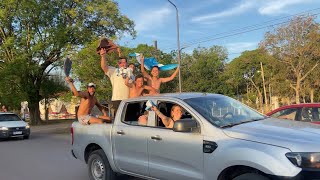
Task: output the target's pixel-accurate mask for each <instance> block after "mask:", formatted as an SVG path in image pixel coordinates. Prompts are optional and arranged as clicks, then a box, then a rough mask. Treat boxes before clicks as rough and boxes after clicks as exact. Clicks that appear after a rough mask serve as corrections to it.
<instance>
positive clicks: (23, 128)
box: [0, 113, 30, 139]
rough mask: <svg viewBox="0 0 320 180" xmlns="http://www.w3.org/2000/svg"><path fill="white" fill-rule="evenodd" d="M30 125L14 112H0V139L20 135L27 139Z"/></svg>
mask: <svg viewBox="0 0 320 180" xmlns="http://www.w3.org/2000/svg"><path fill="white" fill-rule="evenodd" d="M29 136H30V126H29V125H28V123H26V122H24V121H23V120H22V119H21V118H20V117H19V116H18V115H16V114H14V113H0V139H7V138H11V137H21V138H23V139H29Z"/></svg>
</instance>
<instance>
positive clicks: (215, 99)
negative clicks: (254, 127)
mask: <svg viewBox="0 0 320 180" xmlns="http://www.w3.org/2000/svg"><path fill="white" fill-rule="evenodd" d="M185 102H187V103H188V104H189V105H190V106H191V107H192V108H194V109H195V110H196V111H198V112H199V113H200V114H201V115H202V116H203V117H204V118H205V119H207V120H208V121H209V122H211V123H212V124H214V125H216V126H218V127H222V128H223V127H232V126H235V125H238V124H242V123H246V122H251V121H257V120H262V119H265V118H267V117H266V116H264V115H262V114H260V113H258V112H256V111H255V110H253V109H251V108H249V107H248V106H246V105H244V104H242V103H240V102H239V101H237V100H234V99H232V98H229V97H227V96H223V95H212V96H210V95H207V96H203V97H197V98H190V99H186V100H185Z"/></svg>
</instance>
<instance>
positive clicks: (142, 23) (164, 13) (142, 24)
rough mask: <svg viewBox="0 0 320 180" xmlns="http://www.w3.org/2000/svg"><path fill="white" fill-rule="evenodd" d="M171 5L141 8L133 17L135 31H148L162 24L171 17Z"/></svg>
mask: <svg viewBox="0 0 320 180" xmlns="http://www.w3.org/2000/svg"><path fill="white" fill-rule="evenodd" d="M172 11H173V10H172V7H169V6H165V7H162V8H157V9H153V10H143V11H141V13H140V14H139V15H138V16H137V18H134V19H135V23H136V27H135V29H136V30H137V32H140V33H141V32H142V31H148V30H152V29H155V28H158V27H161V26H163V24H165V23H167V22H166V20H167V19H171V18H172V17H173V16H172V15H171V14H172Z"/></svg>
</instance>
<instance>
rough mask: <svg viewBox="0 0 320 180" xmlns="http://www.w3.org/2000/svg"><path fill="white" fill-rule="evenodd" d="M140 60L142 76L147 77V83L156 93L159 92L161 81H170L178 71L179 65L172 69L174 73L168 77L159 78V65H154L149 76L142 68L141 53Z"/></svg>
mask: <svg viewBox="0 0 320 180" xmlns="http://www.w3.org/2000/svg"><path fill="white" fill-rule="evenodd" d="M140 60H141V72H142V74H143V76H144V77H145V78H147V80H148V81H147V82H148V85H149V86H151V87H153V88H154V89H156V92H157V93H160V85H161V83H166V82H169V81H172V80H173V79H174V78H175V77H176V76H177V74H178V72H179V67H177V69H176V70H175V71H174V73H173V74H172V75H171V76H170V77H166V78H159V67H158V66H154V67H152V69H151V76H150V75H149V74H148V73H147V72H146V70H145V69H144V57H143V55H142V54H141V56H140ZM150 94H151V92H150Z"/></svg>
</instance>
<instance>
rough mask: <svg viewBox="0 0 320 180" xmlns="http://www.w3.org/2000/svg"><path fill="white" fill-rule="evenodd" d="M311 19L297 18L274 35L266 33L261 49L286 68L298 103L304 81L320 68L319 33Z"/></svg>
mask: <svg viewBox="0 0 320 180" xmlns="http://www.w3.org/2000/svg"><path fill="white" fill-rule="evenodd" d="M314 20H315V17H314V16H299V17H295V18H293V19H292V20H291V21H290V22H289V23H287V24H285V25H282V26H280V27H278V28H277V29H275V30H274V31H273V32H267V33H266V35H265V39H264V40H263V41H262V42H261V44H260V46H261V47H262V48H264V49H266V50H267V51H268V52H269V53H270V54H272V55H273V56H274V57H276V58H277V59H278V60H279V61H280V62H281V63H283V64H285V66H286V68H287V74H286V79H287V80H288V81H289V85H290V87H291V88H292V89H293V90H294V91H295V102H296V103H300V96H301V95H300V90H301V87H302V84H303V82H304V80H306V78H307V77H308V76H309V75H310V74H311V73H312V72H313V71H314V70H315V69H316V67H317V66H319V62H320V60H319V58H320V44H319V42H320V32H319V30H320V29H319V24H317V23H315V21H314Z"/></svg>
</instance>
